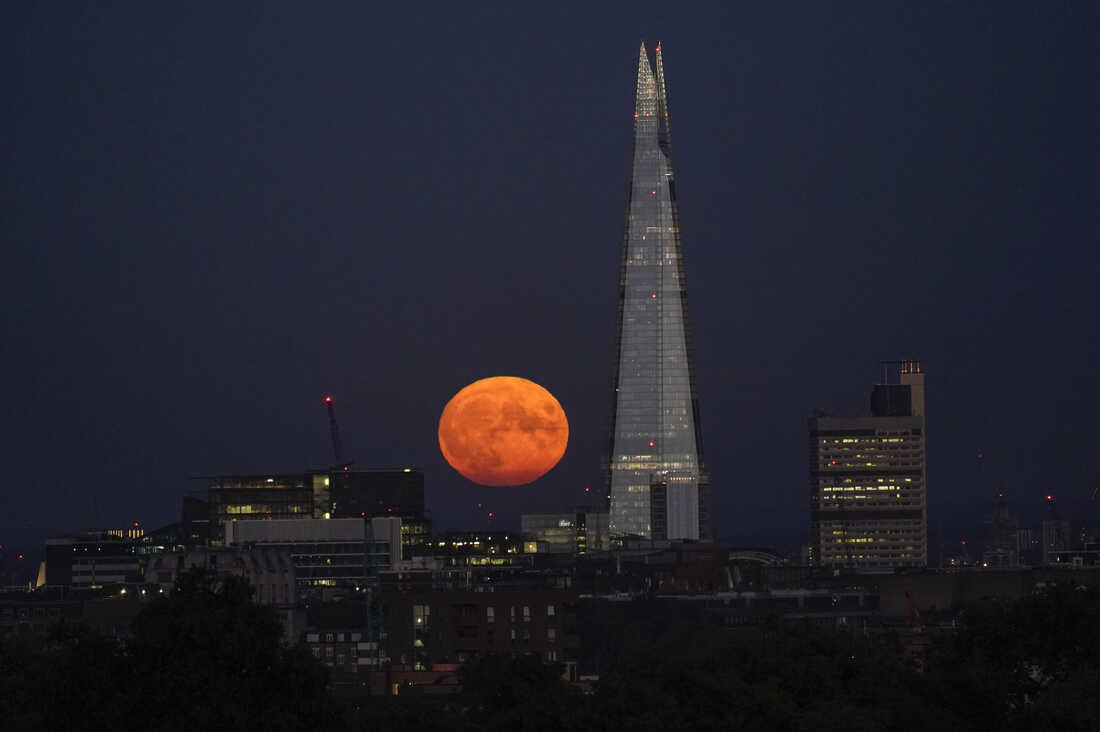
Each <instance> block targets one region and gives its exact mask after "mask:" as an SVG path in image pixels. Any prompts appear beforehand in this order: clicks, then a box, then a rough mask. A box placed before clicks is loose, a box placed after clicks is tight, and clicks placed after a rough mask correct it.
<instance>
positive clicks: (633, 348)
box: [605, 44, 713, 539]
mask: <svg viewBox="0 0 1100 732" xmlns="http://www.w3.org/2000/svg"><path fill="white" fill-rule="evenodd" d="M654 68H656V74H654V71H653V69H654ZM612 415H613V418H612V423H611V429H610V434H609V440H608V448H609V450H608V452H609V459H608V461H607V464H606V466H605V468H606V474H605V475H606V481H607V488H608V496H609V498H610V502H611V516H610V527H609V528H610V533H611V534H612V535H613V536H626V535H636V536H642V537H651V538H669V539H674V538H685V539H712V538H713V531H712V526H711V519H710V507H711V496H710V482H709V479H708V477H707V475H706V473H705V470H704V464H703V449H702V440H701V435H700V429H699V402H698V396H697V392H696V387H695V374H694V368H693V364H692V344H691V330H690V327H689V323H688V312H687V283H686V280H685V278H684V265H683V251H682V247H681V243H680V221H679V214H678V211H677V203H676V180H675V177H674V175H673V170H672V144H671V134H670V128H669V111H668V95H667V91H666V87H665V76H664V65H663V62H662V58H661V46H660V45H659V44H658V46H657V48H656V57H655V64H654V65H653V66H651V65H650V60H649V57H648V54H647V53H646V49H645V44H642V47H641V49H640V52H639V54H638V77H637V84H636V91H635V97H634V163H633V171H632V179H631V187H630V202H629V204H628V206H627V218H626V225H625V231H624V235H623V247H622V260H621V264H620V274H619V300H618V343H617V364H616V369H615V384H614V392H613V407H612ZM655 484H663V485H664V486H665V487H666V488H667V490H661V491H660V492H659V495H660V496H661V497H662V500H663V501H667V505H662V506H661V507H660V511H659V513H660V515H661V517H662V518H661V521H660V524H661V527H662V528H661V530H660V531H659V532H658V533H664V534H665V535H664V536H654V532H653V526H652V525H651V515H652V514H651V505H650V487H651V486H652V485H655Z"/></svg>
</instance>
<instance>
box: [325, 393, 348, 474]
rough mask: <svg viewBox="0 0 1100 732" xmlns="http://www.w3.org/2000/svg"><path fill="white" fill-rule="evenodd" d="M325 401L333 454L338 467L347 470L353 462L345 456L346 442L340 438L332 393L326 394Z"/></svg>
mask: <svg viewBox="0 0 1100 732" xmlns="http://www.w3.org/2000/svg"><path fill="white" fill-rule="evenodd" d="M324 401H325V407H327V408H328V429H329V432H330V433H331V434H332V454H333V456H334V457H335V458H336V467H337V469H342V470H345V471H346V470H347V469H348V467H349V466H350V465H351V464H350V463H349V462H348V461H347V460H346V459H345V458H344V443H343V442H341V440H340V427H339V426H338V425H337V424H336V407H335V406H334V405H333V403H332V395H331V394H326V395H325V400H324Z"/></svg>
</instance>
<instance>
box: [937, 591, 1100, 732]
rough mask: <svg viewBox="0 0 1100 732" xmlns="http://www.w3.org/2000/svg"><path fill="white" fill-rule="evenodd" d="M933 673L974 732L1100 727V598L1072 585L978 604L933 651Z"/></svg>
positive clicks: (942, 693) (939, 690) (946, 698)
mask: <svg viewBox="0 0 1100 732" xmlns="http://www.w3.org/2000/svg"><path fill="white" fill-rule="evenodd" d="M927 674H928V678H929V681H930V683H932V684H934V685H935V688H936V691H937V695H938V696H939V697H940V698H942V699H943V700H944V701H945V703H946V704H948V705H949V706H951V707H952V708H954V709H955V710H957V711H958V713H959V714H960V715H962V716H964V718H965V719H966V720H967V722H968V723H969V725H970V726H971V728H973V729H1002V730H1011V729H1021V730H1023V729H1027V730H1041V729H1058V730H1067V729H1096V728H1100V592H1098V591H1097V589H1096V588H1084V587H1076V586H1074V585H1073V584H1069V583H1065V584H1055V585H1052V586H1047V587H1043V588H1040V589H1039V590H1037V591H1036V592H1035V593H1034V594H1032V595H1030V596H1028V597H1025V598H1023V599H1021V600H1018V601H1006V600H1000V599H989V600H985V601H982V602H979V603H975V604H973V605H971V606H969V607H967V608H965V609H964V610H963V612H962V615H961V622H960V627H959V629H958V631H957V632H955V633H951V634H946V635H943V636H941V637H940V638H938V639H937V640H936V642H935V643H934V644H933V646H932V648H931V649H930V651H929V655H928V663H927Z"/></svg>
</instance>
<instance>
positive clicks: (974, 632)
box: [0, 571, 1100, 732]
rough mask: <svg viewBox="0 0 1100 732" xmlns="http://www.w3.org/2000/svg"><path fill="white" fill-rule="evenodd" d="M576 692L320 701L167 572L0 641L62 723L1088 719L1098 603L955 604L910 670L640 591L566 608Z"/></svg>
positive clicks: (490, 672)
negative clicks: (104, 608)
mask: <svg viewBox="0 0 1100 732" xmlns="http://www.w3.org/2000/svg"><path fill="white" fill-rule="evenodd" d="M578 622H579V624H580V627H579V628H578V630H579V631H580V632H581V634H582V636H583V640H584V642H585V644H586V647H587V648H588V649H589V652H592V653H594V654H595V661H596V662H597V663H598V664H599V670H600V680H599V682H598V683H597V684H596V685H595V687H594V689H593V691H592V693H590V694H583V693H581V692H580V691H579V690H578V689H576V688H575V687H573V686H570V685H569V684H567V683H566V682H564V681H563V680H562V679H561V676H560V669H559V668H557V667H554V666H547V665H544V664H543V663H541V662H540V661H539V659H538V658H536V657H532V656H527V657H519V658H506V657H488V658H483V659H481V660H480V661H478V662H477V663H472V664H469V665H467V666H466V667H465V668H464V669H463V671H462V680H463V691H462V692H461V693H460V694H457V695H455V696H453V697H447V698H442V699H433V698H430V697H424V696H421V697H419V698H410V697H409V696H407V695H402V696H399V697H387V698H379V699H370V700H367V701H366V702H365V703H363V704H361V705H356V704H351V703H347V702H342V701H338V700H337V699H336V698H335V697H334V696H333V695H332V692H331V689H330V688H329V683H328V677H327V673H326V669H325V668H324V666H322V665H321V664H320V663H319V662H318V661H317V660H316V659H314V658H313V657H312V655H310V654H309V653H308V652H305V651H303V650H302V649H297V648H287V647H285V646H284V645H283V644H282V643H281V641H280V638H281V628H280V626H279V622H278V619H277V617H276V616H275V614H274V613H273V612H272V611H271V610H270V609H269V608H266V607H263V606H258V605H256V604H254V603H253V602H252V601H251V598H250V594H249V589H248V587H247V585H246V584H244V583H243V581H239V580H236V579H233V578H229V579H222V578H214V577H213V576H211V575H209V574H207V573H205V572H201V571H199V572H193V573H189V574H187V575H185V576H184V577H183V578H182V579H181V582H180V585H179V587H178V588H177V590H176V591H175V592H174V593H172V594H171V595H170V596H168V597H166V598H162V599H158V600H155V601H153V602H151V603H150V604H149V606H148V607H147V608H146V609H145V610H143V611H142V613H141V614H140V615H139V616H138V618H137V619H136V620H135V622H134V625H133V628H132V630H133V635H132V638H131V639H129V640H128V642H127V643H125V644H121V643H118V642H116V641H114V640H111V639H108V638H104V637H102V636H99V635H97V634H95V633H93V632H91V631H89V630H88V629H86V628H82V627H79V626H66V625H61V626H58V627H57V628H56V629H55V631H54V633H53V634H52V636H51V637H50V638H49V640H48V641H47V642H46V643H45V644H44V645H43V644H38V645H36V646H34V647H32V646H29V645H24V644H22V643H20V642H19V641H8V642H7V643H5V644H4V646H3V648H2V651H0V726H2V727H4V728H9V729H27V730H35V729H66V730H107V729H112V730H127V729H148V730H216V729H236V730H250V729H264V730H297V729H311V730H328V729H349V730H448V731H450V732H455V731H456V730H509V731H510V732H519V731H522V730H619V729H624V730H642V731H645V730H654V731H656V730H662V731H663V730H718V729H722V730H725V729H746V730H791V731H797V730H814V732H827V731H828V730H927V729H940V730H1046V729H1050V730H1059V731H1060V732H1064V731H1066V730H1077V729H1100V663H1098V660H1100V628H1098V623H1100V595H1098V594H1097V591H1096V590H1094V589H1087V590H1086V589H1074V588H1071V587H1063V586H1053V587H1049V588H1047V589H1046V590H1044V591H1043V592H1041V593H1039V594H1036V595H1034V596H1031V597H1028V598H1025V599H1024V600H1021V601H1018V602H1002V601H987V602H984V603H981V604H978V605H975V606H972V607H969V608H967V609H966V611H965V612H964V613H963V614H962V616H961V624H960V627H959V628H958V630H957V631H956V632H953V633H947V634H942V635H939V636H936V637H935V638H934V639H933V641H932V643H931V646H930V649H929V651H928V654H927V658H926V659H925V663H924V670H923V671H922V672H918V671H917V670H915V669H914V668H913V667H912V666H911V665H910V664H908V663H907V662H906V661H905V660H904V658H903V655H902V653H901V652H900V648H899V647H898V642H897V639H896V638H893V637H891V636H889V635H874V636H869V637H865V636H862V635H860V634H853V633H837V632H831V631H823V630H821V629H819V628H814V627H810V626H806V625H802V624H799V623H783V622H778V621H776V622H772V623H769V624H766V625H764V626H761V627H754V628H747V629H744V630H736V631H731V630H728V629H724V628H720V627H716V626H711V625H707V624H706V623H704V622H702V619H701V618H700V617H697V616H685V615H683V614H678V613H676V612H674V611H672V610H670V609H669V608H667V607H665V608H664V609H661V607H660V606H658V605H656V604H653V605H650V604H646V603H639V604H636V605H631V606H628V607H626V608H625V612H619V613H616V614H615V615H610V614H608V615H600V614H599V613H595V612H579V613H578Z"/></svg>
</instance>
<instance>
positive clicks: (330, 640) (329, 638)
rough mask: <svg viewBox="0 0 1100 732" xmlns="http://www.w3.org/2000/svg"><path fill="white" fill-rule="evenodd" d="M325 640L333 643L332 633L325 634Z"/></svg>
mask: <svg viewBox="0 0 1100 732" xmlns="http://www.w3.org/2000/svg"><path fill="white" fill-rule="evenodd" d="M325 640H326V641H327V642H329V643H332V633H325Z"/></svg>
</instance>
